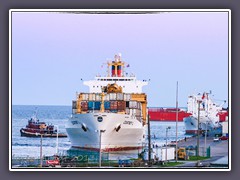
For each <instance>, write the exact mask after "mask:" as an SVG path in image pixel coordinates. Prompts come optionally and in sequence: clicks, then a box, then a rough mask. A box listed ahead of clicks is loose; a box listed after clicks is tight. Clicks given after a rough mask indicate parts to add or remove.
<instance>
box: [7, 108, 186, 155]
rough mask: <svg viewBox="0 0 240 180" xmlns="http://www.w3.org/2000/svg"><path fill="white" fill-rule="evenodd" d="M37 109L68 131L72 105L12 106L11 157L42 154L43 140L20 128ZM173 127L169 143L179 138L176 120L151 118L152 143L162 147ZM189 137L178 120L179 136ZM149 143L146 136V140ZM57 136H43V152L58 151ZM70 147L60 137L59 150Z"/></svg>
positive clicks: (180, 137)
mask: <svg viewBox="0 0 240 180" xmlns="http://www.w3.org/2000/svg"><path fill="white" fill-rule="evenodd" d="M36 109H37V117H38V118H39V120H40V121H43V122H46V123H47V124H53V125H58V127H59V132H63V133H66V130H65V124H66V123H67V120H68V118H69V117H70V115H71V112H72V110H71V107H70V106H22V105H13V106H12V120H11V127H10V128H11V129H10V130H11V133H12V157H33V158H38V157H39V156H40V139H41V138H33V137H22V136H21V134H20V129H21V128H22V127H25V126H26V125H27V123H28V119H29V118H30V117H31V116H33V114H34V112H35V111H36ZM168 126H170V127H171V129H169V130H168V140H167V141H168V142H170V141H175V140H176V122H160V121H151V122H150V129H151V142H152V143H153V144H157V145H158V146H162V145H164V144H165V142H166V128H167V127H168ZM184 137H187V136H186V135H185V127H184V124H183V122H178V139H183V138H184ZM146 142H147V139H146ZM56 144H57V142H56V138H43V141H42V149H43V154H44V155H46V156H47V155H53V154H55V153H56V151H57V148H56V147H57V146H56ZM70 148H71V142H70V141H69V139H68V138H59V139H58V152H59V153H64V152H66V151H67V150H69V149H70ZM121 156H124V157H136V152H131V151H129V152H124V153H115V154H114V153H113V154H112V156H111V157H112V159H114V157H115V158H116V157H117V158H119V157H121Z"/></svg>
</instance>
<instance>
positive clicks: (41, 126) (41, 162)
mask: <svg viewBox="0 0 240 180" xmlns="http://www.w3.org/2000/svg"><path fill="white" fill-rule="evenodd" d="M43 128H44V127H43V125H40V136H41V140H40V167H42V165H43V157H42V136H43V134H42V130H43Z"/></svg>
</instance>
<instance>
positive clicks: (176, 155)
mask: <svg viewBox="0 0 240 180" xmlns="http://www.w3.org/2000/svg"><path fill="white" fill-rule="evenodd" d="M176 110H177V112H176V146H175V148H176V149H175V153H176V154H175V157H176V162H177V160H178V153H177V150H178V81H177V92H176Z"/></svg>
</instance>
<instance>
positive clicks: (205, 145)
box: [204, 121, 208, 156]
mask: <svg viewBox="0 0 240 180" xmlns="http://www.w3.org/2000/svg"><path fill="white" fill-rule="evenodd" d="M207 126H208V121H207V122H206V128H205V143H204V152H205V154H206V156H207V149H206V148H207Z"/></svg>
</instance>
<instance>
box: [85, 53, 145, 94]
mask: <svg viewBox="0 0 240 180" xmlns="http://www.w3.org/2000/svg"><path fill="white" fill-rule="evenodd" d="M114 58H115V60H114V61H112V62H108V63H107V64H108V76H105V77H100V76H96V77H95V80H90V81H84V82H83V84H84V85H87V86H88V87H89V91H90V93H101V92H102V88H103V87H104V86H107V85H108V84H113V83H116V84H117V85H118V86H121V87H122V91H123V93H142V87H143V86H146V85H147V84H148V82H147V81H145V80H142V81H140V80H137V79H136V77H135V76H133V75H131V76H124V68H125V62H123V61H122V60H121V55H120V54H119V55H115V57H114ZM110 69H111V75H110Z"/></svg>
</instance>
